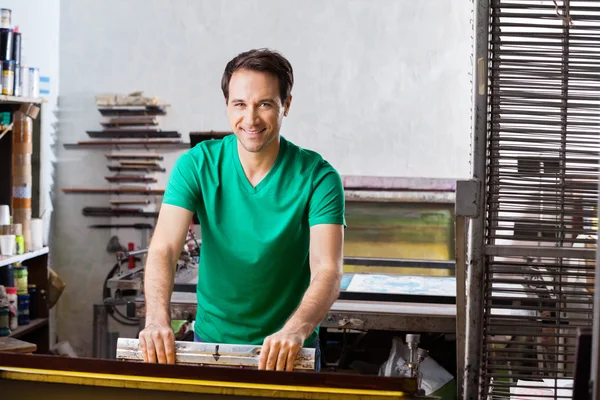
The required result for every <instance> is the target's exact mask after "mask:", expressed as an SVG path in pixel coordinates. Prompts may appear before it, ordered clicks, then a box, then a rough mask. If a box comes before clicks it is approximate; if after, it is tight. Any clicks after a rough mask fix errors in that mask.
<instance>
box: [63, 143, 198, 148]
mask: <svg viewBox="0 0 600 400" xmlns="http://www.w3.org/2000/svg"><path fill="white" fill-rule="evenodd" d="M63 147H64V148H65V149H118V148H142V149H190V148H191V147H190V144H189V143H183V142H180V143H153V142H143V141H130V142H126V143H118V142H113V143H110V142H108V141H101V142H100V141H98V142H92V141H86V142H78V143H65V144H64V145H63Z"/></svg>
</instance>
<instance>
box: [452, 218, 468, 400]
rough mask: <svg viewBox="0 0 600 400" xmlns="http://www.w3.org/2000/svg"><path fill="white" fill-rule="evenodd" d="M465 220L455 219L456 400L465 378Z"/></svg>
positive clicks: (459, 397) (460, 396) (461, 390)
mask: <svg viewBox="0 0 600 400" xmlns="http://www.w3.org/2000/svg"><path fill="white" fill-rule="evenodd" d="M466 223H467V220H466V218H465V217H463V216H457V217H456V227H455V231H456V233H455V250H454V253H455V257H456V269H455V271H456V390H457V397H456V398H457V399H462V397H463V392H464V388H463V385H464V376H465V371H464V368H465V342H466V335H465V329H466V307H465V303H466V287H465V285H466V277H465V274H466V259H465V257H466V254H467V248H466V244H465V238H466Z"/></svg>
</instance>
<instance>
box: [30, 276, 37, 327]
mask: <svg viewBox="0 0 600 400" xmlns="http://www.w3.org/2000/svg"><path fill="white" fill-rule="evenodd" d="M37 317H38V312H37V287H36V286H35V285H33V284H30V285H29V319H36V318H37Z"/></svg>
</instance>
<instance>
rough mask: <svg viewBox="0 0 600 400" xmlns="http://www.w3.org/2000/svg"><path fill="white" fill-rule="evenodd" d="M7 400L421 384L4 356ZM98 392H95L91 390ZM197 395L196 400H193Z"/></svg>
mask: <svg viewBox="0 0 600 400" xmlns="http://www.w3.org/2000/svg"><path fill="white" fill-rule="evenodd" d="M0 387H2V394H3V396H5V395H6V396H7V398H34V396H36V397H37V396H39V394H40V393H43V397H44V399H46V400H54V399H57V400H58V399H60V400H62V399H65V398H86V399H88V400H93V399H105V398H112V399H115V400H117V399H131V398H144V399H147V400H149V399H158V398H161V399H162V398H165V396H168V398H169V399H192V398H193V399H208V398H210V399H233V398H235V399H250V398H253V399H261V398H262V399H266V398H270V399H312V400H317V399H319V400H342V399H343V400H387V399H390V400H391V399H415V400H416V399H420V400H426V399H433V398H432V397H417V396H416V395H415V393H416V380H415V379H412V378H384V377H377V376H360V375H336V374H328V373H315V372H275V371H258V370H253V369H236V368H216V367H206V366H195V365H179V364H175V365H165V364H149V363H137V362H128V361H113V360H94V359H83V358H78V359H70V358H66V357H57V356H42V355H17V354H0ZM92 388H93V390H91V389H92ZM192 396H193V397H192Z"/></svg>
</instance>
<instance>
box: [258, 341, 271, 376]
mask: <svg viewBox="0 0 600 400" xmlns="http://www.w3.org/2000/svg"><path fill="white" fill-rule="evenodd" d="M270 347H271V343H270V341H269V340H268V339H266V340H265V341H264V343H263V345H262V348H261V349H260V357H258V369H265V367H266V366H267V358H268V357H269V351H270V350H269V348H270Z"/></svg>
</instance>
